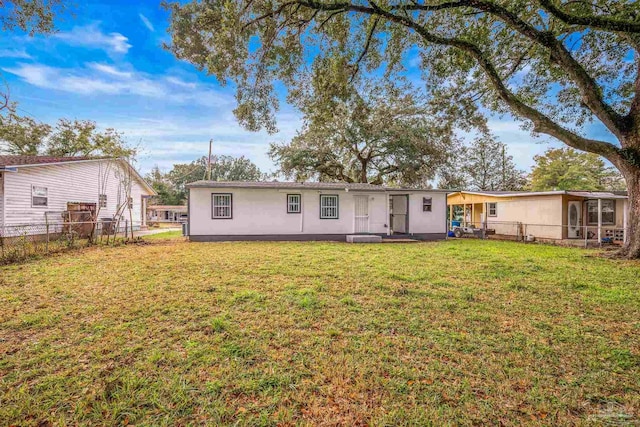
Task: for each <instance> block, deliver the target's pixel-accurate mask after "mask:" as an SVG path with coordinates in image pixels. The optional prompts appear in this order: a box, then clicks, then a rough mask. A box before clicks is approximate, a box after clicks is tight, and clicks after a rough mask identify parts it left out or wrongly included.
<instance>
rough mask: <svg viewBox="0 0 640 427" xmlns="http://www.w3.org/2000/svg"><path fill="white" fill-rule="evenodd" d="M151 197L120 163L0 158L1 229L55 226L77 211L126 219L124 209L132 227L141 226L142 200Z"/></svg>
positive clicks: (148, 189) (144, 185)
mask: <svg viewBox="0 0 640 427" xmlns="http://www.w3.org/2000/svg"><path fill="white" fill-rule="evenodd" d="M155 194H156V193H155V191H154V190H153V189H152V188H151V187H150V186H149V184H147V183H146V182H145V180H144V179H143V178H142V177H141V176H140V175H139V174H138V172H136V170H135V169H134V168H133V167H132V166H131V165H130V164H129V163H128V162H127V161H126V160H124V159H106V158H103V159H96V158H88V157H49V156H0V226H2V227H4V228H7V227H11V226H19V225H25V224H44V223H45V222H49V223H57V222H61V221H64V220H68V218H69V215H72V213H74V212H75V213H76V218H80V216H78V213H80V212H86V213H89V212H90V213H91V215H94V216H97V217H98V218H112V219H113V218H114V217H115V216H116V215H118V214H119V213H120V214H124V215H122V216H123V219H126V220H129V208H131V209H130V210H131V212H132V214H131V216H132V219H133V222H134V223H135V224H137V225H140V226H144V225H145V223H146V215H145V214H144V213H145V210H146V199H147V197H149V196H152V195H155ZM123 206H124V209H119V208H122V207H123ZM70 212H71V213H70ZM82 218H85V219H86V218H87V215H85V216H83V217H82ZM0 230H1V229H0Z"/></svg>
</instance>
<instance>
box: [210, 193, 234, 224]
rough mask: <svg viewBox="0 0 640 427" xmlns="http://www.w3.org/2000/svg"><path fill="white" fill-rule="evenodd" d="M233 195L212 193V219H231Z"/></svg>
mask: <svg viewBox="0 0 640 427" xmlns="http://www.w3.org/2000/svg"><path fill="white" fill-rule="evenodd" d="M231 214H232V212H231V194H229V193H212V194H211V218H213V219H231V217H232V216H231Z"/></svg>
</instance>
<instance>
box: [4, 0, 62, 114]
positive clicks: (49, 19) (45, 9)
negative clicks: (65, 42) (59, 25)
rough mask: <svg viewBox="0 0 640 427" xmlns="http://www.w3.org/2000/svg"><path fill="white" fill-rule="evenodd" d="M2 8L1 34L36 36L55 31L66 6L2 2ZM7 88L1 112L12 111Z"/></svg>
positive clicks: (46, 1) (36, 0)
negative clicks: (13, 33) (22, 32)
mask: <svg viewBox="0 0 640 427" xmlns="http://www.w3.org/2000/svg"><path fill="white" fill-rule="evenodd" d="M0 8H2V13H0V27H1V28H2V33H0V34H3V35H6V34H7V33H9V32H12V31H16V30H21V31H24V32H26V33H28V34H29V35H30V36H34V35H36V34H49V33H51V32H53V31H55V19H56V17H57V16H59V15H61V14H62V13H63V12H64V11H65V9H66V6H65V3H64V1H63V0H0ZM5 86H6V90H5V91H2V92H0V111H2V110H4V109H12V105H11V102H10V100H9V87H8V85H6V84H5ZM14 112H15V111H14Z"/></svg>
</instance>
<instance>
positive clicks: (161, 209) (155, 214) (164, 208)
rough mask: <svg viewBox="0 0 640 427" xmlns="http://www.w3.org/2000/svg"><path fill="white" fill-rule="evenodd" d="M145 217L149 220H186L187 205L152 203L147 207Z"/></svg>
mask: <svg viewBox="0 0 640 427" xmlns="http://www.w3.org/2000/svg"><path fill="white" fill-rule="evenodd" d="M147 219H148V220H149V221H150V222H186V221H187V206H186V205H184V206H181V205H153V206H149V207H147Z"/></svg>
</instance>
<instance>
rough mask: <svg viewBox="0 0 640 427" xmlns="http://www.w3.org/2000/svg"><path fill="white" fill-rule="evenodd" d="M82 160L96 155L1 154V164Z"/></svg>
mask: <svg viewBox="0 0 640 427" xmlns="http://www.w3.org/2000/svg"><path fill="white" fill-rule="evenodd" d="M82 160H96V157H87V156H77V157H59V156H0V167H1V166H27V165H28V166H31V165H44V164H49V163H67V162H79V161H82Z"/></svg>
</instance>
